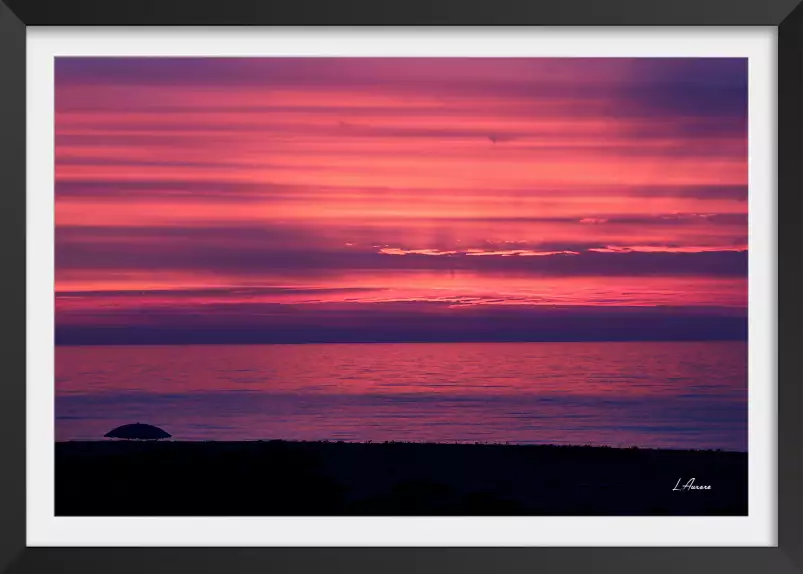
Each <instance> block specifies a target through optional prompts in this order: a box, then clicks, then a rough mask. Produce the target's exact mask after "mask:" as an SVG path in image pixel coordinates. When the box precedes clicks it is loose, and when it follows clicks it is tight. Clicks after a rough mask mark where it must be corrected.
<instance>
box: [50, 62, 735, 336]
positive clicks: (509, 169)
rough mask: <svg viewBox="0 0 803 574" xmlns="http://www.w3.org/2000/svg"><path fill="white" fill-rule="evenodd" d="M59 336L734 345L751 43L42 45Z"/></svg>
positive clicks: (57, 328)
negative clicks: (146, 53)
mask: <svg viewBox="0 0 803 574" xmlns="http://www.w3.org/2000/svg"><path fill="white" fill-rule="evenodd" d="M55 130H56V182H55V191H56V337H57V343H60V344H77V343H146V342H150V343H191V342H221V343H227V342H232V343H238V342H310V341H405V340H425V341H428V340H432V341H440V340H488V341H495V340H620V339H744V338H745V337H746V313H747V310H746V307H747V231H748V227H747V201H746V200H747V178H748V162H747V61H746V60H741V59H739V60H737V59H528V58H516V59H446V58H432V59H395V58H394V59H363V58H342V59H341V58H317V59H310V58H266V59H246V58H243V59H203V58H192V59H167V58H58V59H57V61H56V126H55Z"/></svg>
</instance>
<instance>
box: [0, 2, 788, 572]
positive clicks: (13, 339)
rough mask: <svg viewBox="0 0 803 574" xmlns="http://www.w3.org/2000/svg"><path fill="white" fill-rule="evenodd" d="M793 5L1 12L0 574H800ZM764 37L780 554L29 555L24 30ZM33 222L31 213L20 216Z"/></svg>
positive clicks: (255, 6) (83, 6)
mask: <svg viewBox="0 0 803 574" xmlns="http://www.w3.org/2000/svg"><path fill="white" fill-rule="evenodd" d="M800 2H801V0H672V1H669V0H662V1H661V2H656V1H652V2H646V1H644V0H605V1H599V0H561V1H560V2H538V1H529V2H527V1H524V0H495V1H494V2H482V1H481V0H406V1H404V2H393V3H389V2H384V3H383V2H378V1H377V0H337V1H331V0H294V1H293V2H287V3H278V2H270V1H262V2H258V1H256V0H227V1H226V2H212V1H208V0H138V1H137V2H125V1H122V0H118V1H116V2H114V1H111V0H2V2H0V78H2V79H0V175H2V178H0V214H2V225H0V238H1V240H0V250H2V262H3V265H2V269H3V271H4V280H3V281H0V285H1V286H2V287H0V288H1V289H2V298H1V299H0V300H2V301H3V315H2V323H0V324H2V334H3V341H2V345H0V360H1V361H2V365H3V366H4V372H3V375H4V376H3V378H2V381H0V406H2V412H1V413H0V445H1V448H0V457H1V458H2V463H1V464H0V528H1V529H2V530H1V535H0V570H1V571H3V572H8V573H9V574H19V573H23V572H26V573H27V572H56V571H58V572H65V573H66V572H69V573H73V572H75V573H79V572H80V573H81V574H90V573H94V572H98V573H101V572H102V573H103V574H106V573H108V572H115V573H116V574H127V573H129V572H131V573H134V572H136V573H138V574H139V573H141V572H149V573H150V574H161V573H165V574H168V573H169V574H174V573H176V572H184V571H187V572H193V573H194V574H200V573H203V572H222V571H237V572H261V571H269V570H273V571H280V572H298V571H303V572H320V571H331V570H341V569H342V570H343V571H349V572H377V571H381V572H389V573H390V572H408V571H416V572H450V571H459V572H465V573H469V572H523V571H538V572H583V571H596V572H599V571H606V572H608V571H609V572H618V573H621V574H626V573H629V572H634V573H641V572H651V573H653V574H659V573H664V572H667V573H668V572H688V573H690V574H691V573H693V572H700V573H703V572H705V573H712V572H773V573H776V572H777V573H785V572H803V416H801V415H802V414H803V413H802V412H801V411H803V392H801V381H803V359H802V357H803V352H801V351H803V347H802V345H801V343H803V338H801V331H803V329H802V328H801V327H803V313H802V312H801V311H803V310H802V309H801V295H803V283H802V282H801V263H803V251H801V247H803V241H801V239H803V238H801V229H803V227H802V226H801V223H802V221H801V219H802V218H801V215H803V193H802V192H803V145H802V144H803V129H801V128H803V5H799V3H800ZM84 25H92V26H100V25H105V26H120V25H125V26H143V25H149V26H162V25H184V26H186V25H192V26H197V25H258V26H321V25H323V26H358V25H372V26H380V25H381V26H389V25H392V26H409V25H416V26H431V25H438V26H489V25H492V26H500V25H516V26H569V25H570V26H579V25H594V26H772V27H777V31H778V60H777V62H778V77H777V78H778V108H777V109H778V150H777V151H778V196H777V197H778V204H777V207H778V236H777V240H778V263H777V265H778V267H777V269H778V305H779V311H781V312H779V313H778V334H777V336H778V339H777V343H778V385H779V387H778V405H779V407H778V411H779V412H778V417H779V418H778V490H777V492H778V547H773V548H698V547H695V548H264V549H256V548H28V547H26V536H25V525H26V508H25V504H26V502H25V501H26V498H25V463H26V456H25V433H24V432H23V431H24V429H25V412H26V410H25V409H26V402H25V394H26V378H25V373H26V354H25V349H26V343H25V333H26V323H25V321H26V316H25V302H26V295H25V271H26V267H25V262H26V259H25V257H26V254H25V238H26V226H25V218H26V187H25V186H26V149H25V144H26V135H25V126H26V124H25V107H26V74H25V67H26V50H25V47H26V45H25V41H26V27H27V26H84ZM30 208H31V209H36V206H35V205H31V206H30Z"/></svg>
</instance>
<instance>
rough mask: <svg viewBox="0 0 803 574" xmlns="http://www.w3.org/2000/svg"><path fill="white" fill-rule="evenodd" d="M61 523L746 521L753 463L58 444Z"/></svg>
mask: <svg viewBox="0 0 803 574" xmlns="http://www.w3.org/2000/svg"><path fill="white" fill-rule="evenodd" d="M690 478H694V484H695V485H696V486H700V485H710V487H711V488H710V490H679V491H673V488H675V486H676V483H677V482H678V480H680V482H681V485H682V484H685V483H686V482H688V480H689V479H690ZM678 488H679V487H678ZM56 514H57V515H61V516H70V515H72V516H113V515H118V516H119V515H123V516H126V515H139V516H143V515H147V516H169V515H172V516H182V515H183V516H189V515H195V516H198V515H208V516H221V515H231V516H240V515H261V516H270V515H310V516H312V515H316V516H321V515H745V514H747V454H746V453H735V452H720V451H680V450H674V451H673V450H648V449H636V448H630V449H614V448H605V447H582V446H524V445H502V444H489V445H486V444H422V443H373V444H372V443H343V442H286V441H264V442H262V441H256V442H115V441H98V442H63V443H56Z"/></svg>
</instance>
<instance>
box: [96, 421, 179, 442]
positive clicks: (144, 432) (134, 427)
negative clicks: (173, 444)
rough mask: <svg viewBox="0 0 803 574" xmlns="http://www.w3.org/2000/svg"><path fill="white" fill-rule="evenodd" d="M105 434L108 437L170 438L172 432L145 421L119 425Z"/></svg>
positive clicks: (132, 438)
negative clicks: (147, 423)
mask: <svg viewBox="0 0 803 574" xmlns="http://www.w3.org/2000/svg"><path fill="white" fill-rule="evenodd" d="M103 436H105V437H108V438H123V439H127V440H159V439H160V438H170V434H169V433H166V432H165V431H163V430H162V429H160V428H159V427H155V426H153V425H146V424H143V423H134V424H129V425H123V426H119V427H117V428H115V429H112V430H110V431H109V432H107V433H106V434H105V435H103Z"/></svg>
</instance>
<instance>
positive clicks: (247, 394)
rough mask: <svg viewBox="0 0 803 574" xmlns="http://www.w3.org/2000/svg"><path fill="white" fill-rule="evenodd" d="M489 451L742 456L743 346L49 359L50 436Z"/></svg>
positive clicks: (280, 348)
mask: <svg viewBox="0 0 803 574" xmlns="http://www.w3.org/2000/svg"><path fill="white" fill-rule="evenodd" d="M137 421H139V422H147V423H150V424H155V425H157V426H160V427H162V428H164V429H165V430H167V431H168V432H170V433H171V434H172V435H173V438H174V439H176V440H248V439H266V440H267V439H309V440H317V439H328V440H361V441H364V440H373V441H375V442H376V441H384V440H406V441H461V442H474V441H487V442H510V443H562V444H595V445H611V446H631V445H637V446H641V447H669V448H722V449H729V450H741V451H746V450H747V345H746V344H745V343H733V342H710V343H708V342H706V343H663V342H662V343H454V344H453V343H442V344H435V343H428V344H370V345H365V344H342V345H341V344H328V345H243V346H161V347H157V346H153V347H146V346H136V347H133V346H132V347H112V346H108V347H57V348H56V440H77V439H99V438H102V437H103V435H104V434H105V433H106V432H107V431H109V430H110V429H112V428H113V427H115V426H118V425H120V424H125V423H129V422H137Z"/></svg>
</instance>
